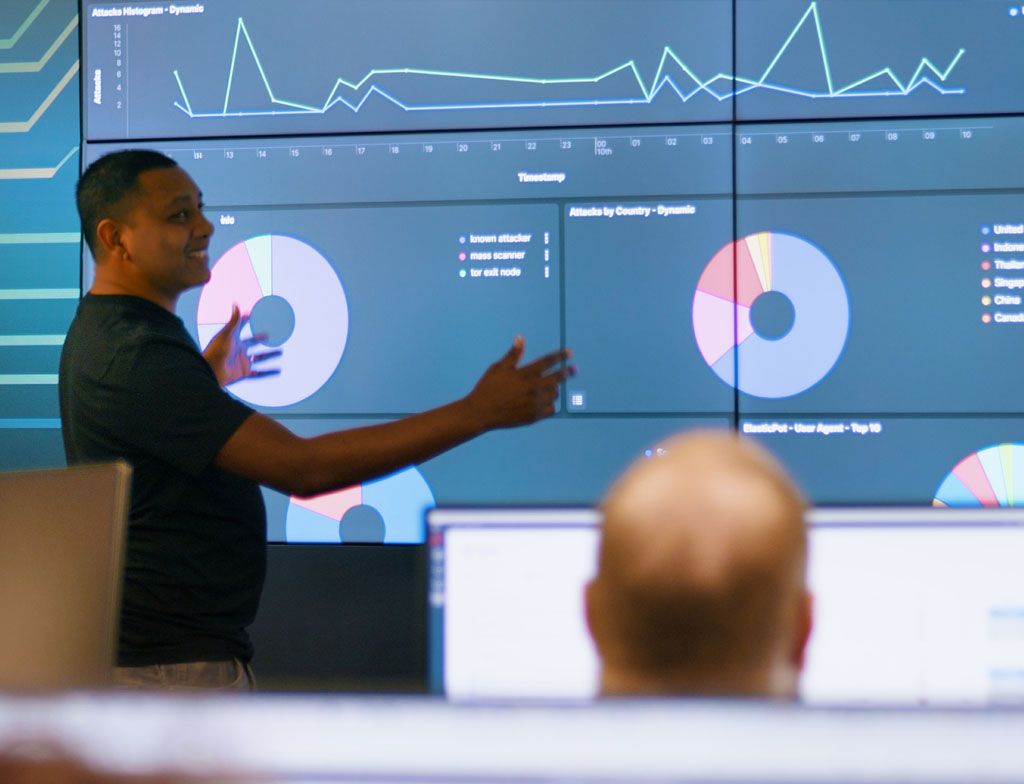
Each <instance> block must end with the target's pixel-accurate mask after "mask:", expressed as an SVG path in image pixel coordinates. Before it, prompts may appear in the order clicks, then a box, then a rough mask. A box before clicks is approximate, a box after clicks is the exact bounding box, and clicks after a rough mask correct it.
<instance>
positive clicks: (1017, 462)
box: [932, 444, 1024, 507]
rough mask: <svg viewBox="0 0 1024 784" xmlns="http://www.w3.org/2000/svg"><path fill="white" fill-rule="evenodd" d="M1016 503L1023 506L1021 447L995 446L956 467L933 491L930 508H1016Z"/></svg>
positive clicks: (1022, 457) (971, 456) (972, 454)
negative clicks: (933, 497) (933, 495)
mask: <svg viewBox="0 0 1024 784" xmlns="http://www.w3.org/2000/svg"><path fill="white" fill-rule="evenodd" d="M1017 488H1019V490H1018V489H1017ZM1018 493H1019V494H1020V495H1018ZM1018 501H1021V502H1022V503H1021V504H1020V505H1021V506H1024V444H996V445H995V446H990V447H986V448H985V449H981V450H979V451H977V452H972V453H971V454H969V455H968V456H967V457H965V458H964V459H963V460H961V461H960V462H959V463H957V464H956V466H955V467H954V468H953V470H952V471H950V472H949V474H948V475H947V476H946V478H945V479H944V480H943V482H942V484H941V485H939V489H938V490H936V491H935V499H934V500H933V501H932V505H933V506H952V507H968V506H971V507H973V506H989V507H998V506H1017V505H1018V504H1017V502H1018Z"/></svg>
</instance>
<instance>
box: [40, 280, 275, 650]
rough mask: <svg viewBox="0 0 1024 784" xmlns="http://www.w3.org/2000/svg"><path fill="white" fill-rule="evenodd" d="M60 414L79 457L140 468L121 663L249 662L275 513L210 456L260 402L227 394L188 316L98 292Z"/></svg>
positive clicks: (66, 369) (87, 302) (68, 368)
mask: <svg viewBox="0 0 1024 784" xmlns="http://www.w3.org/2000/svg"><path fill="white" fill-rule="evenodd" d="M60 413H61V426H62V428H63V433H64V449H65V452H66V453H67V458H68V463H71V464H74V463H91V462H97V461H105V460H113V459H115V458H124V459H125V460H127V461H128V462H129V463H131V465H132V468H133V475H132V499H131V515H130V522H129V526H128V548H127V554H126V558H125V582H124V595H123V609H122V613H121V637H120V651H119V654H118V663H119V664H120V665H121V666H142V665H148V664H171V663H175V662H185V661H202V660H211V661H215V660H224V659H230V658H232V657H236V656H237V657H239V658H241V659H243V660H248V659H249V658H251V656H252V645H251V643H250V642H249V636H248V634H247V633H246V627H247V626H248V625H249V624H250V623H252V621H253V619H254V617H255V615H256V608H257V605H258V603H259V596H260V591H261V590H262V588H263V578H264V573H265V571H266V512H265V510H264V507H263V497H262V495H261V493H260V489H259V486H258V485H257V484H256V483H255V482H251V481H249V480H246V479H242V478H239V477H237V476H234V475H232V474H228V473H225V472H223V471H220V470H218V469H216V468H214V467H213V465H212V461H213V459H214V457H215V456H216V454H217V452H219V451H220V448H221V447H222V446H223V445H224V443H225V442H226V441H227V440H228V439H229V438H230V437H231V435H232V434H233V433H234V432H235V430H237V429H238V427H239V426H240V425H241V424H242V422H244V421H245V419H246V418H247V417H248V416H249V415H250V414H251V413H252V410H251V409H250V408H249V407H248V406H246V405H244V404H243V403H241V402H239V401H237V400H235V399H234V398H232V397H231V396H230V395H228V394H227V393H226V392H225V391H224V390H223V389H221V387H220V385H219V384H218V383H217V379H216V377H215V376H214V374H213V371H212V369H211V368H210V366H209V365H208V364H207V362H206V360H205V359H203V356H202V354H200V353H199V350H198V349H197V347H196V345H195V343H194V342H193V340H192V338H191V336H190V335H189V334H188V332H187V331H186V330H185V327H184V325H183V324H182V322H181V319H179V318H178V317H176V316H175V315H173V314H172V313H169V312H168V311H166V310H164V309H163V308H161V307H159V306H158V305H156V304H154V303H152V302H149V301H148V300H144V299H141V298H139V297H131V296H120V295H94V294H87V295H86V296H85V297H84V298H83V299H82V302H81V304H80V305H79V306H78V312H77V314H76V315H75V319H74V321H73V322H72V324H71V328H70V329H69V330H68V336H67V339H66V341H65V343H64V351H63V353H62V355H61V361H60Z"/></svg>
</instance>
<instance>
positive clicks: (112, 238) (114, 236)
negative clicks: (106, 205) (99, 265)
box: [96, 218, 124, 258]
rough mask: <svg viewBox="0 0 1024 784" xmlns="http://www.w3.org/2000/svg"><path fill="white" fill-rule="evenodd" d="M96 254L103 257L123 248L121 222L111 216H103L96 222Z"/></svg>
mask: <svg viewBox="0 0 1024 784" xmlns="http://www.w3.org/2000/svg"><path fill="white" fill-rule="evenodd" d="M96 244H97V246H98V247H97V250H99V251H100V253H98V254H97V255H99V256H102V257H104V258H107V257H109V256H110V255H111V254H116V253H118V252H119V251H122V250H123V249H124V246H123V245H122V244H121V224H120V223H118V222H117V221H116V220H114V219H113V218H104V219H103V220H101V221H100V222H99V223H97V224H96Z"/></svg>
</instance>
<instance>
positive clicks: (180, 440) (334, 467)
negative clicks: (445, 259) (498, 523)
mask: <svg viewBox="0 0 1024 784" xmlns="http://www.w3.org/2000/svg"><path fill="white" fill-rule="evenodd" d="M77 202H78V210H79V215H80V217H81V219H82V231H83V234H84V236H85V241H86V243H87V244H88V245H89V248H90V249H91V250H92V253H93V256H94V258H95V260H96V275H95V281H94V283H93V285H92V288H91V290H90V291H89V293H87V294H86V295H85V296H84V297H83V299H82V302H81V304H80V305H79V308H78V312H77V314H76V316H75V319H74V321H73V323H72V325H71V328H70V329H69V331H68V336H67V339H66V341H65V344H64V350H63V354H62V355H61V364H60V406H61V423H62V428H63V434H64V446H65V450H66V452H67V457H68V462H69V463H72V464H74V463H80V462H96V461H103V460H112V459H115V458H124V459H126V460H128V461H129V462H130V463H131V464H132V466H133V468H134V475H133V479H132V502H131V515H130V525H129V529H128V550H127V558H126V570H125V582H124V596H123V610H122V617H121V636H120V649H119V656H118V664H119V665H120V667H119V671H118V677H119V679H120V681H121V682H122V683H125V684H135V685H142V684H144V685H152V686H168V687H189V686H192V687H196V686H198V687H210V686H221V687H225V686H232V685H239V684H241V685H244V684H245V683H247V682H248V680H249V678H248V677H247V675H248V662H249V659H250V658H251V656H252V646H251V644H250V641H249V637H248V634H247V632H246V627H247V626H248V625H249V624H250V623H251V622H252V620H253V618H254V617H255V613H256V608H257V605H258V603H259V596H260V591H261V589H262V585H263V576H264V570H265V560H266V552H265V551H266V548H265V536H266V533H265V528H266V520H265V512H264V508H263V501H262V496H261V494H260V490H259V485H260V484H267V485H269V486H271V487H274V488H276V489H278V490H281V491H282V492H285V493H289V494H293V495H314V494H317V493H322V492H327V491H329V490H334V489H337V488H342V487H347V486H350V485H355V484H359V483H361V482H365V481H367V480H370V479H372V478H374V477H377V476H381V475H384V474H387V473H390V472H393V471H396V470H398V469H400V468H402V467H404V466H407V465H409V464H412V463H418V462H421V461H423V460H426V459H428V458H430V457H432V456H434V455H436V454H438V453H440V452H443V451H445V450H447V449H450V448H451V447H453V446H456V445H457V444H460V443H462V442H464V441H467V440H469V439H471V438H473V437H475V436H477V435H479V434H481V433H483V432H485V431H487V430H490V429H493V428H501V427H512V426H516V425H522V424H528V423H530V422H534V421H536V420H537V419H540V418H543V417H545V416H549V415H550V414H551V413H553V411H554V404H555V399H556V397H557V394H558V386H559V384H560V383H561V382H562V381H563V380H564V379H565V378H566V377H567V376H568V375H569V374H570V373H571V372H572V369H571V368H568V367H566V366H565V360H566V359H567V358H568V356H569V352H567V351H556V352H553V353H551V354H548V355H546V356H544V357H541V358H540V359H538V360H535V361H534V362H531V363H529V364H526V365H522V366H520V364H519V362H520V359H521V357H522V354H523V341H522V339H521V338H516V340H515V341H514V343H513V346H512V348H511V350H510V351H509V352H508V353H507V354H506V355H505V356H504V357H503V358H501V359H500V360H498V361H497V362H495V363H494V364H493V365H492V366H491V367H490V368H488V369H487V371H486V372H485V373H484V374H483V376H482V377H481V378H480V380H479V382H477V384H476V386H475V387H474V388H473V390H472V391H471V392H470V393H469V394H468V395H466V397H464V398H462V399H460V400H457V401H455V402H453V403H450V404H448V405H445V406H441V407H440V408H436V409H432V410H430V411H426V412H424V413H422V414H417V415H414V416H411V417H407V418H405V419H402V420H399V421H396V422H390V423H387V424H383V425H374V426H371V427H363V428H354V429H352V430H347V431H341V432H336V433H329V434H326V435H322V436H318V437H315V438H308V439H307V438H300V437H298V436H296V435H294V434H293V433H291V432H290V431H289V430H288V429H286V428H285V427H283V426H281V425H280V424H278V423H277V422H275V421H274V420H272V419H270V418H268V417H266V416H263V415H262V414H259V413H257V412H254V411H252V410H251V409H250V408H249V407H248V406H246V405H245V404H243V403H241V402H239V401H238V400H236V399H235V398H233V397H231V396H230V395H229V394H228V393H227V392H225V391H224V390H223V387H224V386H225V385H227V384H230V383H232V382H233V381H237V380H239V379H242V378H251V377H253V376H258V375H260V373H261V371H260V370H259V369H258V367H259V365H258V362H259V359H260V357H259V356H255V357H254V356H252V355H251V350H252V343H253V341H252V340H249V341H243V340H241V339H240V337H239V331H240V329H241V327H242V326H243V325H244V318H243V317H242V315H241V314H240V313H239V312H238V310H237V308H236V309H235V310H234V312H233V313H232V316H231V320H230V322H229V323H228V324H227V325H226V326H225V327H224V329H223V330H222V331H221V332H220V333H218V334H217V335H216V336H215V337H214V338H213V340H212V341H211V342H210V344H209V346H208V347H207V348H206V350H205V352H204V353H202V354H201V353H200V352H199V350H198V348H197V347H196V345H195V343H194V342H193V340H192V338H191V336H190V335H189V334H188V332H187V331H186V329H185V327H184V325H183V323H182V321H181V319H179V318H178V317H177V316H176V315H175V312H174V311H175V306H176V304H177V301H178V297H179V295H180V294H181V293H182V292H183V291H185V290H187V289H189V288H192V287H194V286H199V285H202V284H203V283H205V282H207V281H208V280H209V277H210V271H209V256H208V252H207V248H208V245H209V241H210V236H211V234H212V233H213V225H212V224H211V223H210V222H209V221H208V220H207V219H206V217H205V216H204V215H203V211H202V210H203V204H202V196H201V194H200V192H199V189H198V187H197V186H196V184H195V183H194V182H193V181H192V179H191V178H190V177H189V176H188V174H187V173H186V172H185V171H184V170H183V169H181V168H179V167H178V166H177V164H176V163H175V162H174V161H173V160H171V159H170V158H167V157H166V156H164V155H162V154H160V153H156V152H152V151H147V150H129V151H125V152H117V153H111V154H110V155H107V156H104V157H103V158H101V159H99V160H98V161H96V162H95V163H93V164H92V165H91V166H90V167H89V168H88V169H87V170H86V171H85V173H84V174H83V175H82V177H81V179H80V181H79V184H78V191H77Z"/></svg>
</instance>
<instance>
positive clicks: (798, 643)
mask: <svg viewBox="0 0 1024 784" xmlns="http://www.w3.org/2000/svg"><path fill="white" fill-rule="evenodd" d="M796 611H797V616H796V624H795V625H794V630H793V666H795V667H796V669H797V671H798V672H799V671H801V670H803V668H804V663H805V662H806V660H807V643H808V642H809V641H810V639H811V632H812V631H813V630H814V595H813V594H812V593H811V592H810V591H809V590H808V589H807V588H804V589H803V590H802V591H801V592H800V597H799V599H798V602H797V608H796Z"/></svg>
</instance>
